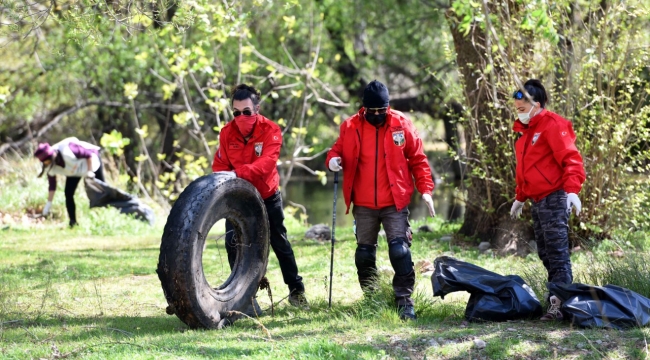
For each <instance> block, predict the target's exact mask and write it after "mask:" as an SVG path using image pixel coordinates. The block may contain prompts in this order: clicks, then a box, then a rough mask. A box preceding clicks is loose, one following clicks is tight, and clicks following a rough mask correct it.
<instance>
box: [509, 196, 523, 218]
mask: <svg viewBox="0 0 650 360" xmlns="http://www.w3.org/2000/svg"><path fill="white" fill-rule="evenodd" d="M523 209H524V202H522V201H519V200H515V202H514V203H512V208H511V209H510V217H511V218H512V219H516V218H518V217H520V216H521V212H522V210H523Z"/></svg>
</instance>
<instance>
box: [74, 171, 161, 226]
mask: <svg viewBox="0 0 650 360" xmlns="http://www.w3.org/2000/svg"><path fill="white" fill-rule="evenodd" d="M84 184H85V188H86V195H87V196H88V200H90V207H91V208H94V207H103V206H112V207H114V208H116V209H119V210H120V213H121V214H135V218H136V219H139V220H142V221H146V222H148V223H149V224H150V225H152V224H153V222H154V220H155V215H154V213H153V210H152V209H151V208H150V207H149V206H147V205H145V204H144V203H142V202H141V201H140V200H138V198H137V197H136V196H134V195H131V194H129V193H126V192H124V191H122V190H120V189H117V188H114V187H112V186H110V185H108V184H107V183H105V182H103V181H101V180H99V179H89V178H85V181H84Z"/></svg>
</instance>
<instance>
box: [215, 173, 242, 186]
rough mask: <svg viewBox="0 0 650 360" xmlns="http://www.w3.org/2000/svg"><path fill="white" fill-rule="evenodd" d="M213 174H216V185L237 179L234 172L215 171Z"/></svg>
mask: <svg viewBox="0 0 650 360" xmlns="http://www.w3.org/2000/svg"><path fill="white" fill-rule="evenodd" d="M215 174H217V184H221V183H222V182H225V181H228V180H232V179H236V178H237V174H236V173H235V172H234V171H216V172H215Z"/></svg>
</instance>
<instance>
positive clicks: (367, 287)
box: [354, 245, 377, 291]
mask: <svg viewBox="0 0 650 360" xmlns="http://www.w3.org/2000/svg"><path fill="white" fill-rule="evenodd" d="M354 264H355V265H356V266H357V275H359V284H360V285H361V289H362V290H363V291H372V290H373V289H374V283H375V280H376V277H377V246H376V245H357V251H356V252H355V253H354Z"/></svg>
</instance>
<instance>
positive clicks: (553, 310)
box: [540, 295, 564, 321]
mask: <svg viewBox="0 0 650 360" xmlns="http://www.w3.org/2000/svg"><path fill="white" fill-rule="evenodd" d="M549 301H550V303H551V306H549V307H548V311H547V312H546V315H544V316H542V317H541V318H540V320H542V321H551V320H558V321H561V320H563V319H564V315H562V311H560V305H562V302H561V301H560V299H558V298H557V296H555V295H553V296H551V298H550V299H549Z"/></svg>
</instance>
